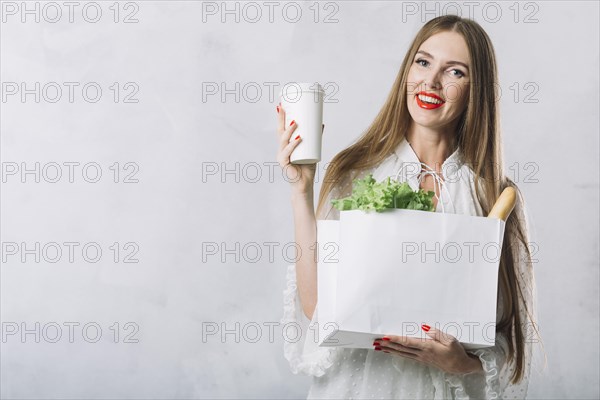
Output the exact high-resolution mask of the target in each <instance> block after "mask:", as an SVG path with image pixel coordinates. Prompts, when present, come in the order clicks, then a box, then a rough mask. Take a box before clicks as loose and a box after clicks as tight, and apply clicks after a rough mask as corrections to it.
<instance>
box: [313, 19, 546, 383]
mask: <svg viewBox="0 0 600 400" xmlns="http://www.w3.org/2000/svg"><path fill="white" fill-rule="evenodd" d="M443 31H453V32H457V33H459V34H461V35H462V36H463V37H464V39H465V41H466V43H467V46H468V48H469V55H470V59H471V67H470V69H469V71H470V79H471V80H470V85H469V97H468V98H469V101H468V105H467V107H466V109H465V111H464V112H463V114H462V115H461V117H460V118H459V121H458V125H457V132H456V135H457V136H456V137H455V139H456V143H457V144H458V147H459V149H460V153H461V156H462V158H463V161H464V162H465V164H466V165H468V166H469V167H470V168H471V169H472V170H473V172H474V181H475V189H476V195H477V199H478V201H479V203H480V205H481V208H482V210H483V212H484V215H487V214H488V213H489V211H490V209H491V208H492V206H493V204H494V202H495V200H496V199H497V198H498V196H499V194H500V193H501V192H502V190H503V189H504V188H505V187H507V186H513V187H515V189H516V190H517V193H518V201H517V206H516V209H515V211H514V212H513V213H512V214H511V216H510V217H509V218H508V220H507V221H506V228H505V234H504V242H503V243H504V245H503V248H502V253H501V257H500V266H499V290H501V291H502V295H503V296H502V299H503V304H502V305H503V310H504V312H503V316H502V318H501V320H500V321H499V322H498V323H497V325H496V332H497V333H498V332H500V333H502V334H504V335H505V337H506V338H508V339H509V340H508V347H509V354H508V360H509V361H515V368H514V372H513V374H512V377H511V378H512V382H513V383H518V382H519V381H521V380H522V379H523V376H524V372H525V362H526V360H525V340H531V338H530V337H527V330H526V329H527V326H528V325H530V324H532V325H531V326H532V327H533V328H534V329H535V332H536V334H537V335H538V337H539V332H538V330H537V328H536V325H535V321H534V318H533V312H532V310H530V309H529V308H528V307H527V304H526V300H525V296H527V291H529V290H531V288H529V287H526V286H525V285H524V282H523V279H522V278H521V276H520V274H519V273H518V268H517V265H516V263H517V262H519V261H520V260H518V258H519V254H521V253H522V252H524V253H525V255H526V260H525V262H526V263H527V265H526V267H525V268H527V269H528V270H529V271H530V272H532V271H531V270H530V269H531V268H532V261H531V251H530V249H529V243H528V233H527V226H526V221H524V220H523V219H522V218H520V217H519V216H522V215H524V209H523V198H522V195H521V192H520V191H519V189H518V188H517V187H516V185H515V183H514V182H513V181H512V180H510V179H509V178H508V177H506V176H505V175H504V166H503V160H502V142H501V135H500V127H499V118H498V110H497V107H498V104H497V101H498V97H497V76H498V72H497V66H496V58H495V53H494V48H493V46H492V43H491V41H490V38H489V37H488V35H487V34H486V32H485V31H484V30H483V28H482V27H481V26H480V25H479V24H478V23H476V22H475V21H473V20H470V19H466V18H461V17H458V16H454V15H447V16H441V17H437V18H434V19H432V20H430V21H429V22H427V23H426V24H425V25H424V26H423V27H422V28H421V29H420V31H419V32H418V33H417V35H416V37H415V39H414V41H413V42H412V45H411V46H410V49H409V50H408V52H407V53H406V56H405V57H404V60H403V62H402V66H401V67H400V71H399V73H398V75H397V77H396V80H395V82H394V84H393V86H392V89H391V91H390V93H389V95H388V97H387V99H386V101H385V103H384V105H383V107H382V108H381V110H380V111H379V114H378V115H377V116H376V117H375V120H374V121H373V123H372V124H371V125H370V126H369V127H368V128H367V130H366V131H365V132H364V133H363V135H362V136H361V137H360V138H358V139H357V140H356V141H355V142H354V143H353V144H352V145H350V146H349V147H347V148H346V149H344V150H342V151H341V152H339V153H338V154H337V155H336V156H335V157H334V158H333V159H332V160H331V162H330V163H329V165H328V167H327V171H326V173H325V177H324V179H323V184H322V187H321V191H320V193H319V201H318V204H317V216H319V219H321V217H320V216H321V215H322V214H323V211H324V209H325V208H327V207H325V206H326V204H325V201H326V199H327V198H328V194H329V193H330V192H331V191H332V189H333V188H334V187H340V186H341V187H348V185H350V184H351V181H352V180H353V179H354V177H355V176H356V175H357V174H358V172H359V171H362V170H366V169H369V168H371V167H373V166H375V165H377V164H379V163H380V162H381V161H383V160H384V159H385V158H386V157H387V156H389V155H390V154H391V153H392V152H393V151H394V150H395V149H396V148H397V146H398V145H399V144H400V142H401V141H402V140H403V139H404V137H405V135H406V132H407V130H408V128H409V125H410V123H411V116H410V114H409V112H408V107H407V79H408V72H409V69H410V66H411V64H412V61H413V60H414V58H415V55H416V52H417V51H418V50H419V47H420V46H421V44H422V43H423V42H424V41H425V40H427V39H428V38H429V37H431V36H432V35H434V34H436V33H439V32H443ZM352 172H353V173H354V174H352ZM327 206H330V205H329V204H327ZM524 292H525V293H524ZM520 309H522V310H525V311H526V312H525V313H524V314H523V315H521V314H520V312H519V310H520ZM527 320H529V321H527Z"/></svg>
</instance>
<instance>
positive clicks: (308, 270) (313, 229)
mask: <svg viewBox="0 0 600 400" xmlns="http://www.w3.org/2000/svg"><path fill="white" fill-rule="evenodd" d="M313 196H314V192H313V189H312V187H311V188H309V189H308V190H307V191H293V192H292V208H293V213H294V236H295V241H296V244H297V248H299V251H298V253H297V258H296V282H297V285H298V294H299V296H300V301H301V303H302V310H303V312H304V314H305V315H306V317H307V318H308V319H309V320H312V316H313V313H314V310H315V306H316V304H317V262H316V257H315V250H316V242H317V221H316V218H315V210H314V198H313Z"/></svg>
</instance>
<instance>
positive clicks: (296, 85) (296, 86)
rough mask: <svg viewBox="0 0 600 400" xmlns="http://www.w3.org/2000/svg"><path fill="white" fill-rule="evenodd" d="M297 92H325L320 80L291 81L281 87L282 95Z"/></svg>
mask: <svg viewBox="0 0 600 400" xmlns="http://www.w3.org/2000/svg"><path fill="white" fill-rule="evenodd" d="M297 92H323V93H324V92H325V91H324V90H323V87H322V86H321V85H320V84H319V83H318V82H289V83H286V84H285V85H283V87H282V88H281V92H280V94H281V96H283V95H284V94H288V95H289V94H292V93H297Z"/></svg>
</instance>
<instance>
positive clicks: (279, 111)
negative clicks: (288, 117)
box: [277, 103, 285, 134]
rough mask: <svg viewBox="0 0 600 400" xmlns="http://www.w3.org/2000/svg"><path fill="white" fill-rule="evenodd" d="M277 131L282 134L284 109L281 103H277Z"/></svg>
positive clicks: (283, 130)
mask: <svg viewBox="0 0 600 400" xmlns="http://www.w3.org/2000/svg"><path fill="white" fill-rule="evenodd" d="M277 114H278V118H277V133H279V134H282V133H284V132H285V110H284V109H283V107H282V106H281V103H279V104H278V105H277Z"/></svg>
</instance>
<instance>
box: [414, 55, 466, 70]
mask: <svg viewBox="0 0 600 400" xmlns="http://www.w3.org/2000/svg"><path fill="white" fill-rule="evenodd" d="M419 53H421V54H423V55H425V56H427V57H429V58H431V59H435V58H434V57H433V56H432V55H431V54H429V53H428V52H426V51H423V50H419V51H417V54H419ZM446 64H449V65H451V64H458V65H462V66H463V67H465V68H466V69H467V71H468V70H469V66H468V65H467V64H465V63H463V62H460V61H448V62H447V63H446Z"/></svg>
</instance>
